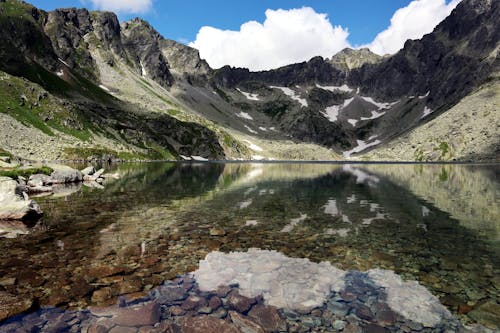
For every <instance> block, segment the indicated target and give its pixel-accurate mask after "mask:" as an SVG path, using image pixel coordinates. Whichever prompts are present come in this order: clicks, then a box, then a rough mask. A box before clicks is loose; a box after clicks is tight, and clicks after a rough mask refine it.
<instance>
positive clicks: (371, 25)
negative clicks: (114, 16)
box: [29, 0, 411, 45]
mask: <svg viewBox="0 0 500 333" xmlns="http://www.w3.org/2000/svg"><path fill="white" fill-rule="evenodd" d="M29 2H31V3H32V4H33V5H35V6H37V7H38V8H42V9H45V10H52V9H55V8H61V7H88V8H92V7H93V6H92V5H91V3H90V2H88V5H87V6H85V5H84V2H82V1H79V0H34V1H29ZM410 2H411V0H387V1H379V0H349V1H345V0H312V1H304V0H272V1H269V0H247V1H241V0H240V1H227V0H210V1H207V0H185V1H178V0H156V1H154V3H153V9H152V10H151V11H150V12H146V13H138V14H137V13H132V14H128V13H120V15H119V17H120V20H128V19H130V18H133V17H136V16H140V17H142V18H144V19H146V20H147V21H149V22H150V23H151V24H152V25H153V26H154V27H155V28H156V29H157V30H158V31H159V32H160V33H161V34H162V35H163V36H165V37H167V38H170V39H175V40H178V41H194V40H195V37H196V34H197V33H198V31H199V29H200V28H201V27H202V26H207V25H208V26H214V27H217V28H220V29H230V30H236V29H238V28H239V27H240V26H241V24H243V23H244V22H247V21H250V20H257V21H263V20H264V18H265V15H264V12H265V11H266V9H280V8H281V9H291V8H301V7H304V6H308V7H312V8H314V9H315V10H316V11H317V12H318V13H327V14H328V16H329V18H330V20H331V21H332V23H333V24H335V25H341V26H343V27H347V28H348V29H349V33H350V40H351V42H352V43H353V44H356V45H357V44H366V43H368V42H370V41H371V40H372V39H373V38H374V37H375V36H376V35H377V33H379V32H380V31H382V30H384V28H386V27H387V26H389V23H390V22H389V21H390V19H391V16H392V15H393V14H394V12H395V11H396V10H397V9H398V8H401V7H405V6H407V5H408V4H409V3H410Z"/></svg>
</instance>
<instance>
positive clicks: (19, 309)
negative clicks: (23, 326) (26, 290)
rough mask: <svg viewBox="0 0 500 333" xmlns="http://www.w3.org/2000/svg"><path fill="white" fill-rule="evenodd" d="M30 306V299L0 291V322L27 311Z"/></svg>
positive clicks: (31, 301)
mask: <svg viewBox="0 0 500 333" xmlns="http://www.w3.org/2000/svg"><path fill="white" fill-rule="evenodd" d="M32 305H33V300H32V299H26V298H21V297H17V296H14V295H11V294H9V293H6V292H3V291H0V322H1V321H2V320H5V319H7V318H10V317H12V316H15V315H18V314H21V313H23V312H25V311H27V310H29V308H31V306H32Z"/></svg>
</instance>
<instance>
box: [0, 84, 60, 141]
mask: <svg viewBox="0 0 500 333" xmlns="http://www.w3.org/2000/svg"><path fill="white" fill-rule="evenodd" d="M9 82H13V81H9ZM14 84H15V83H13V85H14ZM12 88H14V89H12ZM13 90H14V91H13ZM28 103H29V102H28ZM28 103H26V104H25V105H23V106H21V105H20V104H21V94H20V93H19V91H16V89H15V86H8V85H5V84H4V81H0V112H2V113H5V114H8V115H10V116H12V117H13V118H14V119H16V120H17V121H19V122H21V123H23V124H24V125H26V126H33V127H35V128H37V129H39V130H40V131H42V132H43V133H45V134H47V135H50V136H54V132H52V130H51V129H50V127H49V126H47V124H45V123H44V121H43V120H42V119H41V118H40V117H39V116H38V114H37V112H36V111H34V110H31V109H30V108H29V106H28V105H27V104H28Z"/></svg>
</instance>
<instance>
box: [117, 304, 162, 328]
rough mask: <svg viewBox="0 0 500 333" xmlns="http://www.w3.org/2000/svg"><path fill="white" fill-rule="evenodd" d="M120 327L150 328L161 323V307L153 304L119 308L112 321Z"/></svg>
mask: <svg viewBox="0 0 500 333" xmlns="http://www.w3.org/2000/svg"><path fill="white" fill-rule="evenodd" d="M112 320H113V321H114V322H115V323H116V325H118V326H127V327H140V326H150V325H154V324H156V323H158V322H159V321H160V305H159V304H158V303H155V302H151V303H148V304H145V305H139V306H133V307H129V308H119V309H118V310H117V314H116V316H114V317H113V319H112Z"/></svg>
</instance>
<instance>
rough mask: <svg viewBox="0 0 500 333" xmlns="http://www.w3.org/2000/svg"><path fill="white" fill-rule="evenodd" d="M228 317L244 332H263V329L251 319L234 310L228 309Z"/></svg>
mask: <svg viewBox="0 0 500 333" xmlns="http://www.w3.org/2000/svg"><path fill="white" fill-rule="evenodd" d="M229 317H230V318H231V321H232V322H233V323H234V324H235V325H236V326H237V327H238V328H239V329H240V330H241V331H242V332H245V333H265V330H264V329H263V328H262V326H260V325H259V324H257V323H256V322H254V321H252V320H251V319H250V318H249V317H246V316H243V315H241V314H239V313H238V312H235V311H229Z"/></svg>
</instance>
